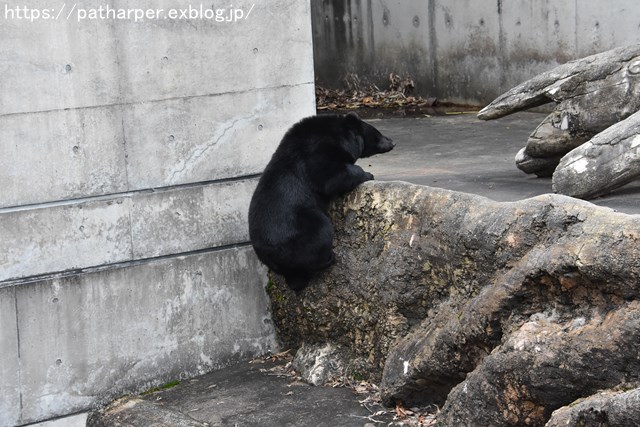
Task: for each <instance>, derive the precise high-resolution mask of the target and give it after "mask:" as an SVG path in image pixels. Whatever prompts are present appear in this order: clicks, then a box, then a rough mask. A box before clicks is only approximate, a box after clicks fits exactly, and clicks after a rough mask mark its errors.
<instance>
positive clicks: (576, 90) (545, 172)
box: [478, 44, 640, 194]
mask: <svg viewBox="0 0 640 427" xmlns="http://www.w3.org/2000/svg"><path fill="white" fill-rule="evenodd" d="M549 102H555V103H556V106H555V108H554V111H553V112H552V113H551V114H549V115H548V116H547V117H546V118H545V119H544V120H543V121H542V122H541V123H540V125H539V126H538V127H537V128H536V129H535V130H534V131H533V132H532V133H531V135H530V136H529V138H528V140H527V142H526V146H525V148H524V151H523V152H521V153H519V154H518V157H517V159H516V166H517V167H518V168H520V169H521V170H522V171H524V172H525V173H535V174H537V175H538V176H550V175H551V173H550V172H551V170H552V169H553V168H554V167H555V166H557V165H558V164H559V159H560V158H561V157H562V156H563V155H565V154H567V153H568V152H570V151H571V150H573V149H575V148H576V147H580V146H581V145H582V144H584V143H585V142H586V141H588V140H590V139H591V138H592V137H594V136H595V135H597V134H599V133H600V132H602V131H604V130H605V129H607V128H608V127H610V126H612V125H613V124H615V123H618V122H620V121H622V120H625V119H626V118H628V117H629V116H631V115H632V114H633V113H635V112H636V111H638V110H640V44H636V45H631V46H627V47H621V48H616V49H612V50H609V51H606V52H603V53H599V54H596V55H592V56H588V57H586V58H583V59H579V60H575V61H571V62H567V63H566V64H563V65H560V66H558V67H556V68H554V69H552V70H550V71H547V72H545V73H542V74H539V75H537V76H535V77H533V78H532V79H530V80H527V81H526V82H524V83H522V84H520V85H518V86H516V87H514V88H513V89H511V90H509V91H508V92H506V93H504V94H503V95H501V96H499V97H498V98H496V99H495V100H494V101H493V102H491V103H490V104H489V105H487V106H486V107H485V108H483V109H482V110H481V111H480V112H479V113H478V118H479V119H481V120H492V119H497V118H500V117H503V116H505V115H508V114H511V113H515V112H517V111H522V110H526V109H528V108H532V107H537V106H541V105H544V104H546V103H549ZM554 162H555V165H554ZM560 175H562V174H559V176H560ZM567 179H569V178H567ZM625 179H626V178H625ZM589 180H590V181H592V182H597V178H595V177H591V176H590V177H589ZM622 180H623V181H624V179H622ZM626 182H628V181H626ZM577 184H578V183H567V186H573V185H577ZM558 188H559V189H560V188H562V185H560V184H559V185H558ZM558 191H559V192H562V190H558ZM605 191H609V189H607V190H605V189H604V188H603V189H602V190H601V191H597V193H598V194H603V192H605ZM566 194H569V193H566Z"/></svg>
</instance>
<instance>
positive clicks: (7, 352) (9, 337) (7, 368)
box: [0, 288, 21, 426]
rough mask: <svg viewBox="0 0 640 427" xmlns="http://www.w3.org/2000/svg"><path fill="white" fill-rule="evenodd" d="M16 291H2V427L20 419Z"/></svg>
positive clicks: (0, 417)
mask: <svg viewBox="0 0 640 427" xmlns="http://www.w3.org/2000/svg"><path fill="white" fill-rule="evenodd" d="M16 322H17V317H16V296H15V289H14V288H8V289H0V360H1V361H2V363H0V378H2V381H0V397H1V398H0V425H2V426H4V425H9V422H10V421H11V420H17V419H18V418H19V417H20V405H21V398H20V393H19V389H20V358H19V353H18V325H17V324H16Z"/></svg>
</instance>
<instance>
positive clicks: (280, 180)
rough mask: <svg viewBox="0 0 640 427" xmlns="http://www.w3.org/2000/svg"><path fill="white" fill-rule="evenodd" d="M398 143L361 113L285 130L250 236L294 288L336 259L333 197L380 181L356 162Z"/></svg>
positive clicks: (254, 206)
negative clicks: (373, 180)
mask: <svg viewBox="0 0 640 427" xmlns="http://www.w3.org/2000/svg"><path fill="white" fill-rule="evenodd" d="M393 147H394V143H393V141H391V140H390V139H389V138H387V137H385V136H383V135H382V134H381V133H380V132H379V131H378V130H377V129H376V128H374V127H373V126H371V125H369V124H367V123H365V122H363V121H362V120H360V118H359V117H358V115H357V114H355V113H349V114H347V115H323V116H313V117H307V118H306V119H303V120H301V121H300V122H298V123H297V124H295V125H294V126H293V127H291V129H289V130H288V131H287V133H286V134H285V135H284V137H283V138H282V141H281V142H280V145H279V146H278V148H277V149H276V151H275V153H274V154H273V157H272V158H271V160H270V161H269V163H268V164H267V166H266V168H265V170H264V173H263V174H262V176H261V177H260V181H259V182H258V186H257V187H256V190H255V192H254V193H253V197H252V198H251V204H250V206H249V236H250V239H251V244H252V245H253V248H254V249H255V251H256V254H257V255H258V258H259V259H260V260H261V261H262V262H263V263H264V264H265V265H266V266H267V267H269V268H270V269H271V270H273V271H275V272H276V273H278V274H281V275H283V276H284V277H285V279H286V280H287V285H288V286H289V287H290V288H291V289H293V290H296V291H299V290H301V289H303V288H304V287H305V286H307V284H308V283H309V281H310V280H311V277H312V276H313V274H314V273H315V272H317V271H320V270H323V269H325V268H327V267H329V266H330V265H332V264H333V263H334V262H335V255H334V253H333V245H332V242H333V226H332V224H331V220H330V218H329V212H328V209H329V202H330V201H331V199H332V198H333V197H335V196H338V195H341V194H345V193H347V192H349V191H351V190H353V189H354V188H356V187H357V186H358V185H360V184H361V183H363V182H365V181H369V180H372V179H373V175H372V174H370V173H368V172H365V171H364V170H362V168H361V167H360V166H356V165H355V164H354V163H355V161H356V160H357V159H358V158H360V157H369V156H372V155H374V154H378V153H385V152H387V151H390V150H391V149H392V148H393Z"/></svg>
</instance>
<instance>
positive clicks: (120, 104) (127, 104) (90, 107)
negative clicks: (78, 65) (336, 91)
mask: <svg viewBox="0 0 640 427" xmlns="http://www.w3.org/2000/svg"><path fill="white" fill-rule="evenodd" d="M310 84H314V82H313V81H310V82H301V83H295V84H288V85H278V86H267V87H259V88H252V89H246V90H234V91H227V92H218V93H206V94H201V95H187V96H171V97H168V98H160V99H151V100H145V101H131V102H114V103H111V104H99V105H84V106H80V107H67V108H52V109H49V110H37V111H17V112H15V113H5V114H0V119H2V118H4V117H11V116H19V115H32V114H46V113H57V112H60V111H76V110H94V109H100V108H113V107H130V106H135V105H143V104H157V103H162V102H169V101H179V100H189V99H198V98H213V97H217V96H225V95H233V94H245V93H251V92H260V91H265V90H272V89H284V88H294V87H299V86H306V85H310Z"/></svg>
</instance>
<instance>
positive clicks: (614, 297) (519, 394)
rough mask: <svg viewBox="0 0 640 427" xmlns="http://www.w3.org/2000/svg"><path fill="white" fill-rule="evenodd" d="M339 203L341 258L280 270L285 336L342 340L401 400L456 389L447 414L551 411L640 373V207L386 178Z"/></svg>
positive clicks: (503, 415)
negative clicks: (292, 284)
mask: <svg viewBox="0 0 640 427" xmlns="http://www.w3.org/2000/svg"><path fill="white" fill-rule="evenodd" d="M331 215H332V220H333V223H334V226H335V240H334V242H335V247H334V250H335V253H336V259H337V263H336V264H335V265H334V266H333V267H332V268H331V269H330V270H328V271H325V272H323V273H322V274H320V275H319V276H318V277H316V278H314V280H313V281H312V282H311V284H310V286H309V287H308V288H307V289H305V290H304V291H303V292H301V293H299V294H296V293H295V292H293V291H290V290H289V289H288V287H287V286H286V284H285V282H284V280H283V279H282V278H281V277H279V276H276V275H271V282H270V283H269V285H268V286H267V289H268V293H269V295H270V297H271V304H272V316H273V320H274V323H275V325H276V327H277V329H278V332H279V336H280V338H281V340H282V342H283V344H284V345H285V346H287V347H292V348H296V347H298V346H300V345H302V344H304V345H305V347H307V348H325V346H324V344H326V343H329V344H331V346H333V347H334V348H337V349H340V352H341V355H342V356H341V357H346V358H347V359H348V360H346V361H344V362H343V363H340V364H339V365H341V366H343V367H344V366H348V367H349V371H350V372H352V374H353V375H354V377H357V378H367V379H369V380H371V381H375V382H380V387H381V393H382V398H383V399H384V402H386V403H387V404H388V405H396V404H403V405H405V406H404V407H407V406H406V405H429V404H437V405H443V404H444V406H441V407H442V411H441V412H440V414H439V415H438V422H439V424H438V425H449V426H451V425H470V426H471V425H473V426H476V425H478V426H480V425H492V426H521V425H531V426H543V425H544V424H545V423H546V422H547V421H549V419H550V418H551V416H552V413H553V411H555V410H557V409H559V408H562V407H564V406H567V405H571V403H572V402H574V401H576V400H577V399H580V398H587V397H589V396H592V395H594V394H595V393H597V392H598V391H599V390H606V389H616V388H617V387H626V388H627V389H628V388H629V387H632V388H633V387H638V386H640V384H638V382H639V378H640V344H639V342H640V316H639V314H638V313H640V248H639V247H638V243H637V242H638V239H639V238H640V219H638V217H637V216H632V215H625V214H620V213H616V212H614V211H612V210H610V209H608V208H602V207H597V206H594V205H592V204H590V203H588V202H584V201H581V200H578V199H574V198H570V197H565V196H561V195H553V194H549V195H544V196H538V197H535V198H532V199H527V200H522V201H518V202H510V203H498V202H494V201H491V200H489V199H486V198H483V197H480V196H475V195H470V194H464V193H457V192H452V191H447V190H443V189H437V188H430V187H424V186H418V185H412V184H407V183H401V182H386V183H382V182H376V181H373V182H370V183H366V184H364V185H362V186H360V187H358V188H357V189H356V190H355V191H353V192H352V193H350V194H349V195H348V196H347V197H345V198H344V199H340V200H337V201H336V202H335V203H334V204H333V206H332V209H331ZM306 353H308V351H307V352H306ZM345 355H346V356H345ZM307 359H308V357H307ZM328 359H330V358H328ZM313 360H317V358H313ZM307 364H308V365H309V363H307ZM324 368H326V369H331V367H330V366H326V367H324ZM318 370H319V367H318V366H315V365H314V366H313V367H312V371H314V372H318ZM323 376H326V377H332V376H331V375H329V374H328V373H327V371H326V370H325V371H323ZM634 384H635V385H634ZM637 404H640V403H637Z"/></svg>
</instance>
